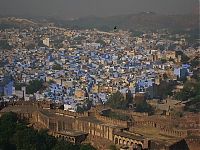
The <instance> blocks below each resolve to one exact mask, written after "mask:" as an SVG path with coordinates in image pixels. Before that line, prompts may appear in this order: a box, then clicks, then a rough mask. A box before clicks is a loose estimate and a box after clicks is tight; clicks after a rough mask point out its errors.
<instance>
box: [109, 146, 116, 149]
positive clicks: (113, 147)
mask: <svg viewBox="0 0 200 150" xmlns="http://www.w3.org/2000/svg"><path fill="white" fill-rule="evenodd" d="M109 149H110V150H117V147H116V146H115V145H110V146H109Z"/></svg>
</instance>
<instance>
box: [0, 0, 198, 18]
mask: <svg viewBox="0 0 200 150" xmlns="http://www.w3.org/2000/svg"><path fill="white" fill-rule="evenodd" d="M198 5H199V1H198V0H6V1H5V0H0V15H10V16H48V17H63V18H66V19H70V18H78V17H84V16H101V17H102V16H103V17H105V16H112V15H121V14H130V13H139V12H142V11H152V12H156V13H159V14H188V13H194V12H197V11H198Z"/></svg>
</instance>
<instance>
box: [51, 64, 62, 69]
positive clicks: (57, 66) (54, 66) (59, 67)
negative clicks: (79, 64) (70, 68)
mask: <svg viewBox="0 0 200 150" xmlns="http://www.w3.org/2000/svg"><path fill="white" fill-rule="evenodd" d="M52 69H53V70H62V69H63V67H62V66H61V65H60V64H57V63H55V64H54V65H53V67H52Z"/></svg>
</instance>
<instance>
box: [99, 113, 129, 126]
mask: <svg viewBox="0 0 200 150" xmlns="http://www.w3.org/2000/svg"><path fill="white" fill-rule="evenodd" d="M96 118H97V119H98V120H100V121H103V122H106V123H109V124H113V125H118V126H121V127H126V128H127V121H122V120H117V119H112V118H109V117H106V116H102V115H99V114H96Z"/></svg>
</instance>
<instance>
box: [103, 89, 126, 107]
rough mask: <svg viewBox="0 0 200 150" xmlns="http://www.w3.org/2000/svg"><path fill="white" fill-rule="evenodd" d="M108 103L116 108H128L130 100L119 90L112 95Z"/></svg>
mask: <svg viewBox="0 0 200 150" xmlns="http://www.w3.org/2000/svg"><path fill="white" fill-rule="evenodd" d="M106 104H107V105H108V106H110V107H111V108H114V109H126V108H127V105H128V101H127V100H126V99H125V98H124V96H123V95H122V93H120V92H119V91H117V92H116V93H114V94H112V95H111V97H110V98H109V99H108V101H107V103H106Z"/></svg>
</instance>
